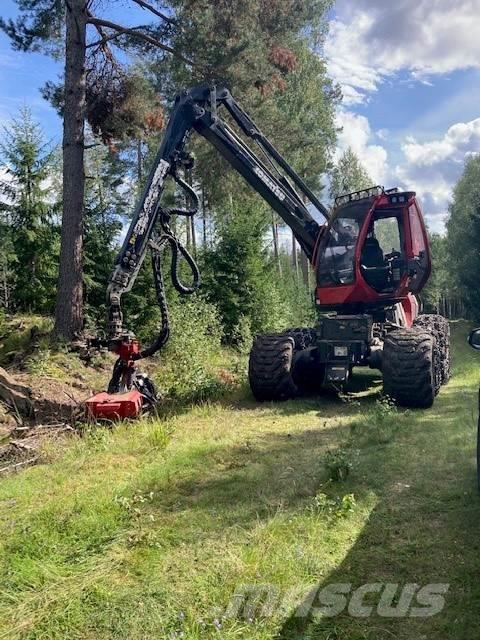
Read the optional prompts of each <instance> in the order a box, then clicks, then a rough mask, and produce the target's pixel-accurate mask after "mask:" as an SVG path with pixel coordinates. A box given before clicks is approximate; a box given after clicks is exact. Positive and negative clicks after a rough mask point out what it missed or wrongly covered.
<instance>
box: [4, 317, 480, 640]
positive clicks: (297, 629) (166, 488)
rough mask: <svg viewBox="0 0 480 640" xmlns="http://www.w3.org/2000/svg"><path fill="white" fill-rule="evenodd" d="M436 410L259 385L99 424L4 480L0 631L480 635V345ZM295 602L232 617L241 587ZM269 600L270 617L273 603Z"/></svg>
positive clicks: (39, 635) (460, 364)
mask: <svg viewBox="0 0 480 640" xmlns="http://www.w3.org/2000/svg"><path fill="white" fill-rule="evenodd" d="M466 332H467V327H466V325H464V324H462V323H457V324H455V325H454V334H455V360H454V365H455V376H454V378H453V379H452V381H451V383H450V384H449V385H448V386H447V387H446V388H445V389H443V390H442V392H441V395H440V397H439V398H438V399H437V401H436V403H435V406H434V407H433V408H432V409H430V410H428V411H401V410H396V409H395V408H393V407H391V406H390V405H388V403H385V402H384V401H382V402H380V401H379V395H378V390H379V376H378V375H377V374H376V373H374V372H360V373H358V374H357V375H356V378H355V392H354V393H352V394H351V395H349V396H348V397H347V398H345V399H344V400H343V401H342V400H339V399H334V398H329V397H323V398H317V399H311V400H304V401H295V402H287V403H284V404H272V405H257V404H255V403H253V401H252V400H251V399H250V397H249V394H248V392H247V390H246V389H241V390H239V391H238V392H236V393H232V394H231V395H229V396H228V397H227V398H226V399H223V400H219V401H215V402H210V403H209V402H205V403H203V404H199V405H192V406H178V407H177V408H176V409H175V410H173V411H168V412H165V415H164V416H163V417H160V418H159V419H158V420H145V421H142V422H137V423H132V424H124V425H121V426H118V427H117V428H115V429H114V430H108V429H99V428H92V429H90V430H88V431H87V432H86V433H85V434H84V436H83V437H82V438H77V437H74V438H72V439H71V441H70V443H69V446H68V447H66V449H65V448H62V450H61V451H56V450H49V451H48V452H47V454H48V456H47V457H48V459H49V460H50V462H49V464H45V465H41V466H38V467H35V468H31V469H28V470H26V471H25V472H23V473H21V474H19V475H17V476H15V477H10V478H8V479H5V480H2V482H1V484H0V541H1V546H2V550H1V564H0V585H1V586H0V612H1V613H0V615H1V623H0V638H9V639H10V638H12V639H14V638H22V639H27V638H28V639H34V638H35V639H42V640H43V639H47V638H48V639H50V638H52V639H53V638H69V640H74V639H82V640H88V639H93V638H95V639H107V638H108V639H110V638H122V639H125V638H128V639H135V640H136V639H138V640H140V639H146V638H148V639H150V638H155V639H157V638H158V639H163V638H165V639H168V638H185V639H187V640H193V639H197V638H198V639H199V638H202V639H203V638H219V639H220V638H221V639H223V640H230V639H231V640H233V639H235V640H236V639H240V638H242V639H254V640H267V639H268V640H288V639H292V640H293V639H294V638H295V639H299V640H300V639H302V640H308V639H313V638H315V639H317V638H318V639H319V638H322V639H325V640H335V639H340V638H342V639H343V638H349V639H352V640H363V639H366V640H383V639H384V638H398V639H400V640H402V639H405V640H406V639H408V640H410V639H411V640H413V639H415V640H417V639H419V638H428V639H430V638H432V639H435V640H442V639H444V638H445V639H446V638H448V639H454V640H457V639H458V640H469V639H470V638H471V639H472V640H474V639H476V638H477V635H478V632H477V629H478V626H479V623H480V612H479V607H478V604H479V601H480V583H479V581H478V570H477V569H478V558H479V548H480V540H479V536H478V523H479V520H480V500H479V497H478V495H477V492H476V486H475V466H474V455H475V451H474V443H475V420H476V418H475V414H476V397H477V387H478V379H479V377H480V360H479V358H478V355H476V354H475V353H474V352H473V351H469V350H468V347H467V345H466V341H465V335H466ZM375 582H382V583H399V584H401V585H404V584H407V583H418V584H420V585H422V586H423V585H425V584H428V583H435V582H438V583H448V584H449V585H450V587H449V591H448V593H447V595H446V607H445V608H444V610H443V611H442V612H441V613H440V614H438V615H437V616H435V617H432V618H427V619H419V618H402V619H388V618H382V617H379V616H377V615H375V616H374V617H370V618H353V617H350V616H348V615H346V614H343V615H340V616H337V617H335V618H322V619H317V618H315V617H314V616H312V615H309V616H307V617H306V618H298V617H296V616H295V615H294V611H295V607H296V606H297V605H298V604H299V603H301V601H302V599H303V598H304V597H305V595H306V594H307V592H308V590H309V589H310V588H311V587H312V586H322V585H327V584H332V583H351V584H353V585H354V586H360V585H363V584H365V583H375ZM245 584H253V585H261V584H267V585H272V587H271V589H273V592H274V594H275V597H277V598H281V599H283V601H284V602H283V606H282V607H274V608H273V611H266V610H262V608H261V607H260V608H257V609H252V610H251V611H250V613H249V614H248V615H246V616H231V617H228V616H227V617H225V612H226V610H227V607H228V605H229V603H230V602H231V599H232V595H233V594H234V593H235V591H236V589H238V588H239V587H240V586H241V585H245ZM266 613H268V615H265V614H266Z"/></svg>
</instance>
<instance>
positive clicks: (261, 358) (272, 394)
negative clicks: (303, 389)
mask: <svg viewBox="0 0 480 640" xmlns="http://www.w3.org/2000/svg"><path fill="white" fill-rule="evenodd" d="M294 350H295V341H294V339H293V338H291V337H290V336H286V335H281V334H280V335H279V334H266V335H263V336H260V337H258V338H257V339H256V340H255V342H254V343H253V347H252V350H251V351H250V359H249V363H248V379H249V382H250V388H251V390H252V393H253V395H254V396H255V398H256V399H257V400H259V401H260V402H268V401H270V400H288V399H290V398H294V397H295V396H296V395H297V393H298V389H297V386H296V384H295V382H294V381H293V377H292V363H293V354H294Z"/></svg>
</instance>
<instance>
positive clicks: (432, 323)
mask: <svg viewBox="0 0 480 640" xmlns="http://www.w3.org/2000/svg"><path fill="white" fill-rule="evenodd" d="M414 327H417V328H419V329H423V330H425V331H428V332H429V333H430V334H431V335H433V336H434V337H435V341H436V349H437V350H438V352H439V360H440V364H439V367H440V372H439V376H440V384H441V385H443V384H447V382H448V381H449V380H450V377H451V359H450V324H449V322H448V320H447V319H446V318H444V317H443V316H440V315H437V314H425V315H421V316H418V318H417V319H416V320H415V322H414Z"/></svg>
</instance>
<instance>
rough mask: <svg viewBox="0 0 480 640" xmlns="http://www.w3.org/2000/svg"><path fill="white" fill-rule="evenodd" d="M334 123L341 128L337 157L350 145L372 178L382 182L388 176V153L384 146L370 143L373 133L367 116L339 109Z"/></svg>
mask: <svg viewBox="0 0 480 640" xmlns="http://www.w3.org/2000/svg"><path fill="white" fill-rule="evenodd" d="M336 123H337V125H338V126H339V127H341V128H342V130H341V131H340V133H339V134H338V149H337V157H338V156H339V155H340V154H341V152H342V151H344V150H345V149H347V147H351V148H352V149H353V151H354V152H355V153H356V154H357V156H358V157H359V158H360V160H361V162H362V164H363V166H364V167H365V169H366V170H367V171H368V173H369V175H370V177H371V178H372V180H373V181H374V182H376V183H377V184H384V181H385V180H386V179H387V177H388V175H387V174H388V164H387V159H388V154H387V151H386V149H384V147H382V146H380V145H378V144H373V143H372V138H373V137H374V134H373V132H372V130H371V128H370V123H369V122H368V120H367V118H366V117H365V116H362V115H359V114H357V113H353V112H352V111H347V110H340V111H339V112H338V114H337V122H336Z"/></svg>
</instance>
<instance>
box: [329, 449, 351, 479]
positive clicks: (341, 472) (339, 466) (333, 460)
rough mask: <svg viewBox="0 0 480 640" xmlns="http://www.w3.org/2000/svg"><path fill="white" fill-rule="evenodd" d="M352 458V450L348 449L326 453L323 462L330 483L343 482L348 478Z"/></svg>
mask: <svg viewBox="0 0 480 640" xmlns="http://www.w3.org/2000/svg"><path fill="white" fill-rule="evenodd" d="M352 458H353V454H352V450H351V449H350V448H348V447H344V448H338V449H335V450H332V451H327V453H326V454H325V461H324V462H325V467H326V468H327V471H328V477H329V479H330V480H331V481H332V482H344V481H345V480H346V479H347V478H348V476H349V475H350V471H351V470H352V469H353V460H352Z"/></svg>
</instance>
